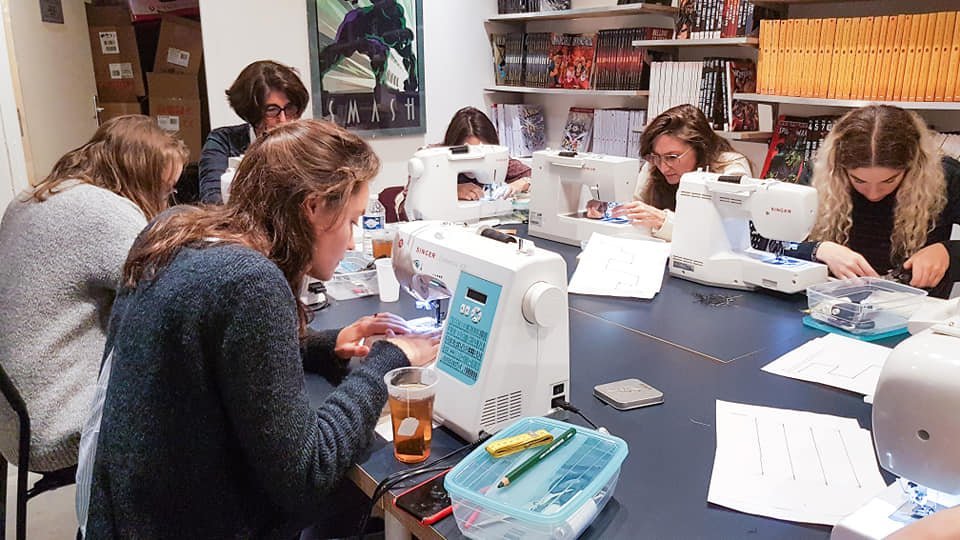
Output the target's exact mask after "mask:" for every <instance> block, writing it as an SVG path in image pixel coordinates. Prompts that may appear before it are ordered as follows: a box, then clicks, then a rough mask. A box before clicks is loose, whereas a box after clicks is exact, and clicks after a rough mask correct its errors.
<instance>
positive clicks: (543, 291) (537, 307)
mask: <svg viewBox="0 0 960 540" xmlns="http://www.w3.org/2000/svg"><path fill="white" fill-rule="evenodd" d="M563 300H564V298H563V291H561V290H560V288H559V287H557V286H556V285H550V284H549V283H545V282H543V281H538V282H536V283H534V284H533V285H531V286H530V288H529V289H527V292H526V293H524V295H523V305H522V311H523V318H524V319H526V320H527V322H529V323H530V324H537V325H540V326H542V327H544V328H550V327H552V326H556V325H557V324H558V323H559V322H560V317H561V315H562V313H563V312H564V310H566V306H564V305H563Z"/></svg>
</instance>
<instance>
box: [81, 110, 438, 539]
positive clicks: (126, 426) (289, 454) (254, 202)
mask: <svg viewBox="0 0 960 540" xmlns="http://www.w3.org/2000/svg"><path fill="white" fill-rule="evenodd" d="M379 167H380V162H379V159H378V158H377V156H376V155H375V154H374V153H373V150H372V149H371V148H370V147H369V146H368V145H367V144H366V143H365V142H364V141H363V140H361V139H360V138H358V137H357V136H355V135H353V134H351V133H349V132H347V131H345V130H343V129H341V128H339V127H337V126H335V125H334V124H331V123H329V122H323V121H319V120H300V121H295V122H290V123H287V124H284V125H282V126H279V127H277V128H274V129H273V130H271V131H268V132H267V133H266V134H265V135H264V136H263V137H260V138H258V139H257V140H256V141H255V142H254V143H253V144H252V145H251V146H250V149H249V150H248V151H247V153H246V156H245V157H244V159H243V162H242V163H241V164H240V167H239V169H238V170H237V174H236V177H235V179H234V181H233V185H232V188H231V196H230V199H229V201H228V202H227V204H226V205H224V206H214V205H209V206H205V207H201V208H189V209H182V210H179V209H178V210H171V211H169V212H166V213H164V214H163V215H161V216H160V217H159V218H158V219H157V220H156V221H155V222H154V223H153V224H151V225H150V226H149V227H148V228H147V229H146V231H145V232H144V234H143V235H141V237H140V238H139V239H138V240H137V242H136V243H135V244H134V246H133V248H132V249H131V251H130V257H129V258H128V259H127V262H126V265H125V266H124V273H123V282H124V286H125V288H124V289H123V291H122V292H121V294H120V296H119V297H118V298H117V302H116V307H115V309H114V313H113V316H112V318H111V322H110V336H109V341H108V357H107V362H106V363H105V365H104V372H103V374H101V379H106V378H109V382H108V383H107V387H106V394H105V399H104V401H103V406H102V411H103V416H102V421H101V423H100V427H99V436H98V439H97V441H96V446H95V450H93V452H92V454H93V456H92V457H91V455H90V454H88V453H87V452H86V448H87V443H88V441H90V439H91V437H93V436H94V432H93V431H89V432H87V431H85V432H84V442H83V445H84V449H85V450H84V453H83V457H82V458H81V463H80V474H78V488H77V491H78V498H79V499H80V500H79V501H78V515H79V518H80V523H81V526H83V524H84V523H86V528H85V534H86V537H87V538H291V537H294V535H295V534H297V532H298V531H299V530H300V529H302V528H304V527H306V526H307V525H309V524H311V523H315V522H322V521H323V519H324V518H323V516H324V515H326V516H327V517H328V519H333V520H336V519H339V521H340V522H341V525H346V526H347V527H348V529H347V530H348V531H350V530H352V525H353V522H349V523H347V522H345V519H344V517H343V516H342V515H340V516H330V514H331V509H333V508H336V507H337V503H338V499H337V497H338V495H339V494H340V491H339V490H340V489H341V486H340V483H341V481H342V479H343V477H344V475H345V474H346V472H347V470H348V469H349V468H350V467H351V466H352V465H353V464H354V463H356V461H357V460H358V459H359V458H360V456H361V455H362V453H363V452H364V451H365V449H366V447H367V445H368V444H369V443H370V442H371V440H372V438H373V428H374V425H375V424H376V421H377V419H378V417H379V416H380V411H381V410H382V409H383V406H384V404H385V403H386V401H387V389H386V385H385V384H384V381H383V376H384V375H385V374H386V372H387V371H390V370H391V369H394V368H398V367H402V366H408V365H411V364H413V365H423V364H425V363H427V362H430V361H432V360H433V359H434V357H435V356H436V353H437V347H438V345H439V334H437V333H429V334H419V335H417V334H411V333H405V330H406V328H405V327H404V325H403V321H402V320H401V319H399V318H398V317H395V316H387V315H379V316H377V317H370V318H365V319H363V320H361V321H359V322H358V323H355V324H352V325H350V326H347V327H346V328H343V329H333V330H328V331H324V332H319V333H307V331H306V317H305V310H304V307H303V305H302V304H301V303H300V302H299V300H298V299H297V298H296V296H295V295H294V293H293V291H294V290H296V289H297V288H298V287H299V284H300V281H301V280H302V279H303V277H304V275H306V274H310V275H311V276H315V277H317V278H320V279H323V280H327V279H330V278H331V277H332V275H333V272H334V269H335V268H336V266H337V264H338V263H339V261H340V259H341V258H343V255H344V252H345V251H346V250H347V248H348V247H350V246H352V245H353V226H354V225H355V224H356V223H357V222H358V220H359V219H360V216H361V215H362V214H363V212H364V209H365V208H366V203H367V197H368V194H369V183H370V181H371V180H372V179H373V177H374V176H375V175H376V174H377V171H378V170H379ZM377 333H379V334H384V333H386V334H387V335H388V337H387V338H386V339H383V340H380V341H377V342H376V343H374V344H373V345H372V346H366V345H362V344H361V338H363V337H366V336H369V335H373V334H377ZM393 334H396V335H393ZM351 356H364V357H365V358H364V359H363V361H362V362H360V364H359V365H358V366H357V367H356V368H355V369H352V370H348V367H347V361H348V360H349V358H350V357H351ZM304 369H307V370H311V371H316V372H320V373H322V374H323V375H325V376H327V378H328V379H330V380H331V381H333V382H335V383H336V384H337V387H336V389H335V390H333V391H332V392H331V393H330V395H328V396H327V398H326V399H325V400H324V402H323V403H322V404H321V405H320V406H319V407H317V408H314V407H312V406H311V405H310V402H309V400H308V399H307V394H306V392H305V389H304V379H303V376H304ZM91 461H92V464H93V466H92V484H90V485H89V507H88V508H89V514H88V516H89V517H88V518H87V517H86V515H85V514H86V508H87V506H86V502H85V501H84V500H83V497H84V495H85V493H84V492H85V490H86V488H87V486H88V481H87V477H86V471H87V470H88V469H87V467H88V465H89V464H90V462H91Z"/></svg>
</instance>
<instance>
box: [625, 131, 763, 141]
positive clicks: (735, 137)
mask: <svg viewBox="0 0 960 540" xmlns="http://www.w3.org/2000/svg"><path fill="white" fill-rule="evenodd" d="M634 132H635V133H643V130H642V129H635V130H634ZM714 133H716V134H717V135H719V136H721V137H723V138H724V139H729V140H731V141H745V142H767V141H769V140H770V139H771V138H772V137H773V132H772V131H715V132H714Z"/></svg>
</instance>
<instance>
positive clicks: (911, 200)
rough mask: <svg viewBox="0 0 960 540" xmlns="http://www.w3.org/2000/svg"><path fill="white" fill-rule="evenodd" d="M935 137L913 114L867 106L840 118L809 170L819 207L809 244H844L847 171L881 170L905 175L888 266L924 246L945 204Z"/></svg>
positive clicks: (848, 216) (848, 218)
mask: <svg viewBox="0 0 960 540" xmlns="http://www.w3.org/2000/svg"><path fill="white" fill-rule="evenodd" d="M940 159H941V157H940V153H939V150H938V149H937V146H936V144H935V142H934V138H933V135H932V134H931V132H930V130H929V129H928V128H927V126H926V124H925V123H924V122H923V120H922V119H921V118H920V117H919V116H918V115H917V114H915V113H913V112H910V111H905V110H903V109H900V108H898V107H891V106H889V105H870V106H867V107H863V108H860V109H855V110H853V111H850V112H848V113H847V114H845V115H844V116H843V117H841V118H840V119H839V120H838V121H837V123H836V124H835V125H834V127H833V129H832V130H830V134H829V135H827V137H826V139H824V141H823V144H822V146H821V147H820V150H819V151H818V152H817V159H816V162H815V163H814V167H813V186H814V187H815V188H816V189H817V194H818V195H819V199H820V203H819V208H818V209H817V222H816V225H815V226H814V228H813V231H812V232H811V233H810V238H811V239H813V240H821V241H830V242H836V243H838V244H841V245H846V244H847V242H848V241H849V239H850V229H851V227H853V216H852V210H853V202H852V200H851V198H850V197H851V193H850V192H851V189H852V188H851V180H850V175H849V174H848V172H847V171H849V170H851V169H858V168H861V167H884V168H888V169H896V170H902V171H904V177H903V181H902V182H901V183H900V186H899V187H898V188H897V192H896V205H895V206H894V217H893V232H892V233H891V235H890V243H891V250H892V251H891V253H890V262H891V263H892V264H893V265H895V266H896V265H900V264H902V263H903V262H904V261H905V260H906V259H908V258H909V257H910V256H911V255H913V254H914V253H915V252H916V251H917V250H919V249H920V248H922V247H923V246H924V245H926V242H927V235H928V234H929V233H930V231H932V230H933V228H934V227H935V226H936V222H937V218H938V217H939V216H940V212H942V211H943V209H944V207H945V206H946V204H947V195H946V194H947V184H946V180H945V178H944V176H943V167H942V165H941V163H940Z"/></svg>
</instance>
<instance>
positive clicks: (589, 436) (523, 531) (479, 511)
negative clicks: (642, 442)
mask: <svg viewBox="0 0 960 540" xmlns="http://www.w3.org/2000/svg"><path fill="white" fill-rule="evenodd" d="M570 427H576V429H577V433H576V435H574V437H573V438H572V439H571V440H570V441H569V442H567V443H566V444H564V445H563V446H561V447H559V448H558V449H557V450H555V451H554V452H553V453H552V454H550V455H549V456H548V457H547V458H545V459H544V460H543V461H542V462H540V463H539V464H537V465H535V466H534V467H533V468H532V469H530V470H528V471H527V472H526V473H525V474H524V475H522V476H520V477H519V478H517V479H516V480H515V481H514V482H512V483H511V484H510V485H509V486H506V487H503V488H498V487H497V483H498V482H499V480H500V479H501V478H502V477H503V476H504V475H506V474H507V473H508V472H509V471H511V470H512V469H513V468H514V467H516V466H517V465H519V464H520V463H522V462H523V461H525V460H526V459H527V458H529V457H530V456H531V455H533V454H534V453H536V452H537V451H538V450H541V449H542V447H540V448H531V449H528V450H525V451H523V452H519V453H516V454H512V455H509V456H506V457H502V458H499V459H494V458H493V457H491V456H490V454H489V453H488V452H487V451H486V449H485V448H484V446H485V445H484V446H480V447H478V448H476V449H475V450H474V451H473V452H471V453H470V455H468V456H467V457H466V458H464V460H463V461H461V462H460V463H459V464H458V465H457V466H456V467H454V468H453V470H452V471H450V473H449V474H447V477H446V479H445V481H444V486H445V487H446V488H447V492H448V493H449V494H450V500H451V501H452V503H453V515H454V517H455V518H456V520H457V526H458V527H460V531H461V532H462V533H463V534H464V536H466V537H468V538H498V539H499V538H524V539H539V538H549V539H568V538H569V539H572V538H576V537H577V536H579V535H580V533H582V532H583V531H584V529H586V528H587V527H588V526H590V524H591V523H592V522H593V520H594V519H595V518H596V517H597V515H598V514H599V513H600V511H601V510H603V507H604V506H605V505H606V504H607V501H609V500H610V497H611V496H612V495H613V491H614V489H615V488H616V486H617V478H619V477H620V465H621V463H623V460H624V458H626V457H627V443H625V442H624V441H623V440H622V439H619V438H617V437H613V436H610V435H604V434H602V433H599V432H597V431H594V430H592V429H589V428H583V427H579V426H572V425H571V424H567V423H564V422H559V421H557V420H551V419H549V418H539V417H531V418H521V419H520V420H518V421H517V422H516V423H514V424H513V425H511V426H510V427H508V428H506V429H504V430H503V431H501V432H500V433H499V434H498V435H497V436H496V437H494V438H493V439H491V440H490V441H488V443H487V444H489V442H492V441H495V440H500V439H503V438H506V437H512V436H514V435H519V434H521V433H525V432H528V431H534V430H537V429H546V430H547V431H549V432H550V433H552V434H553V436H554V437H557V436H559V435H560V434H561V433H563V432H564V431H566V430H567V429H569V428H570Z"/></svg>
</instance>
